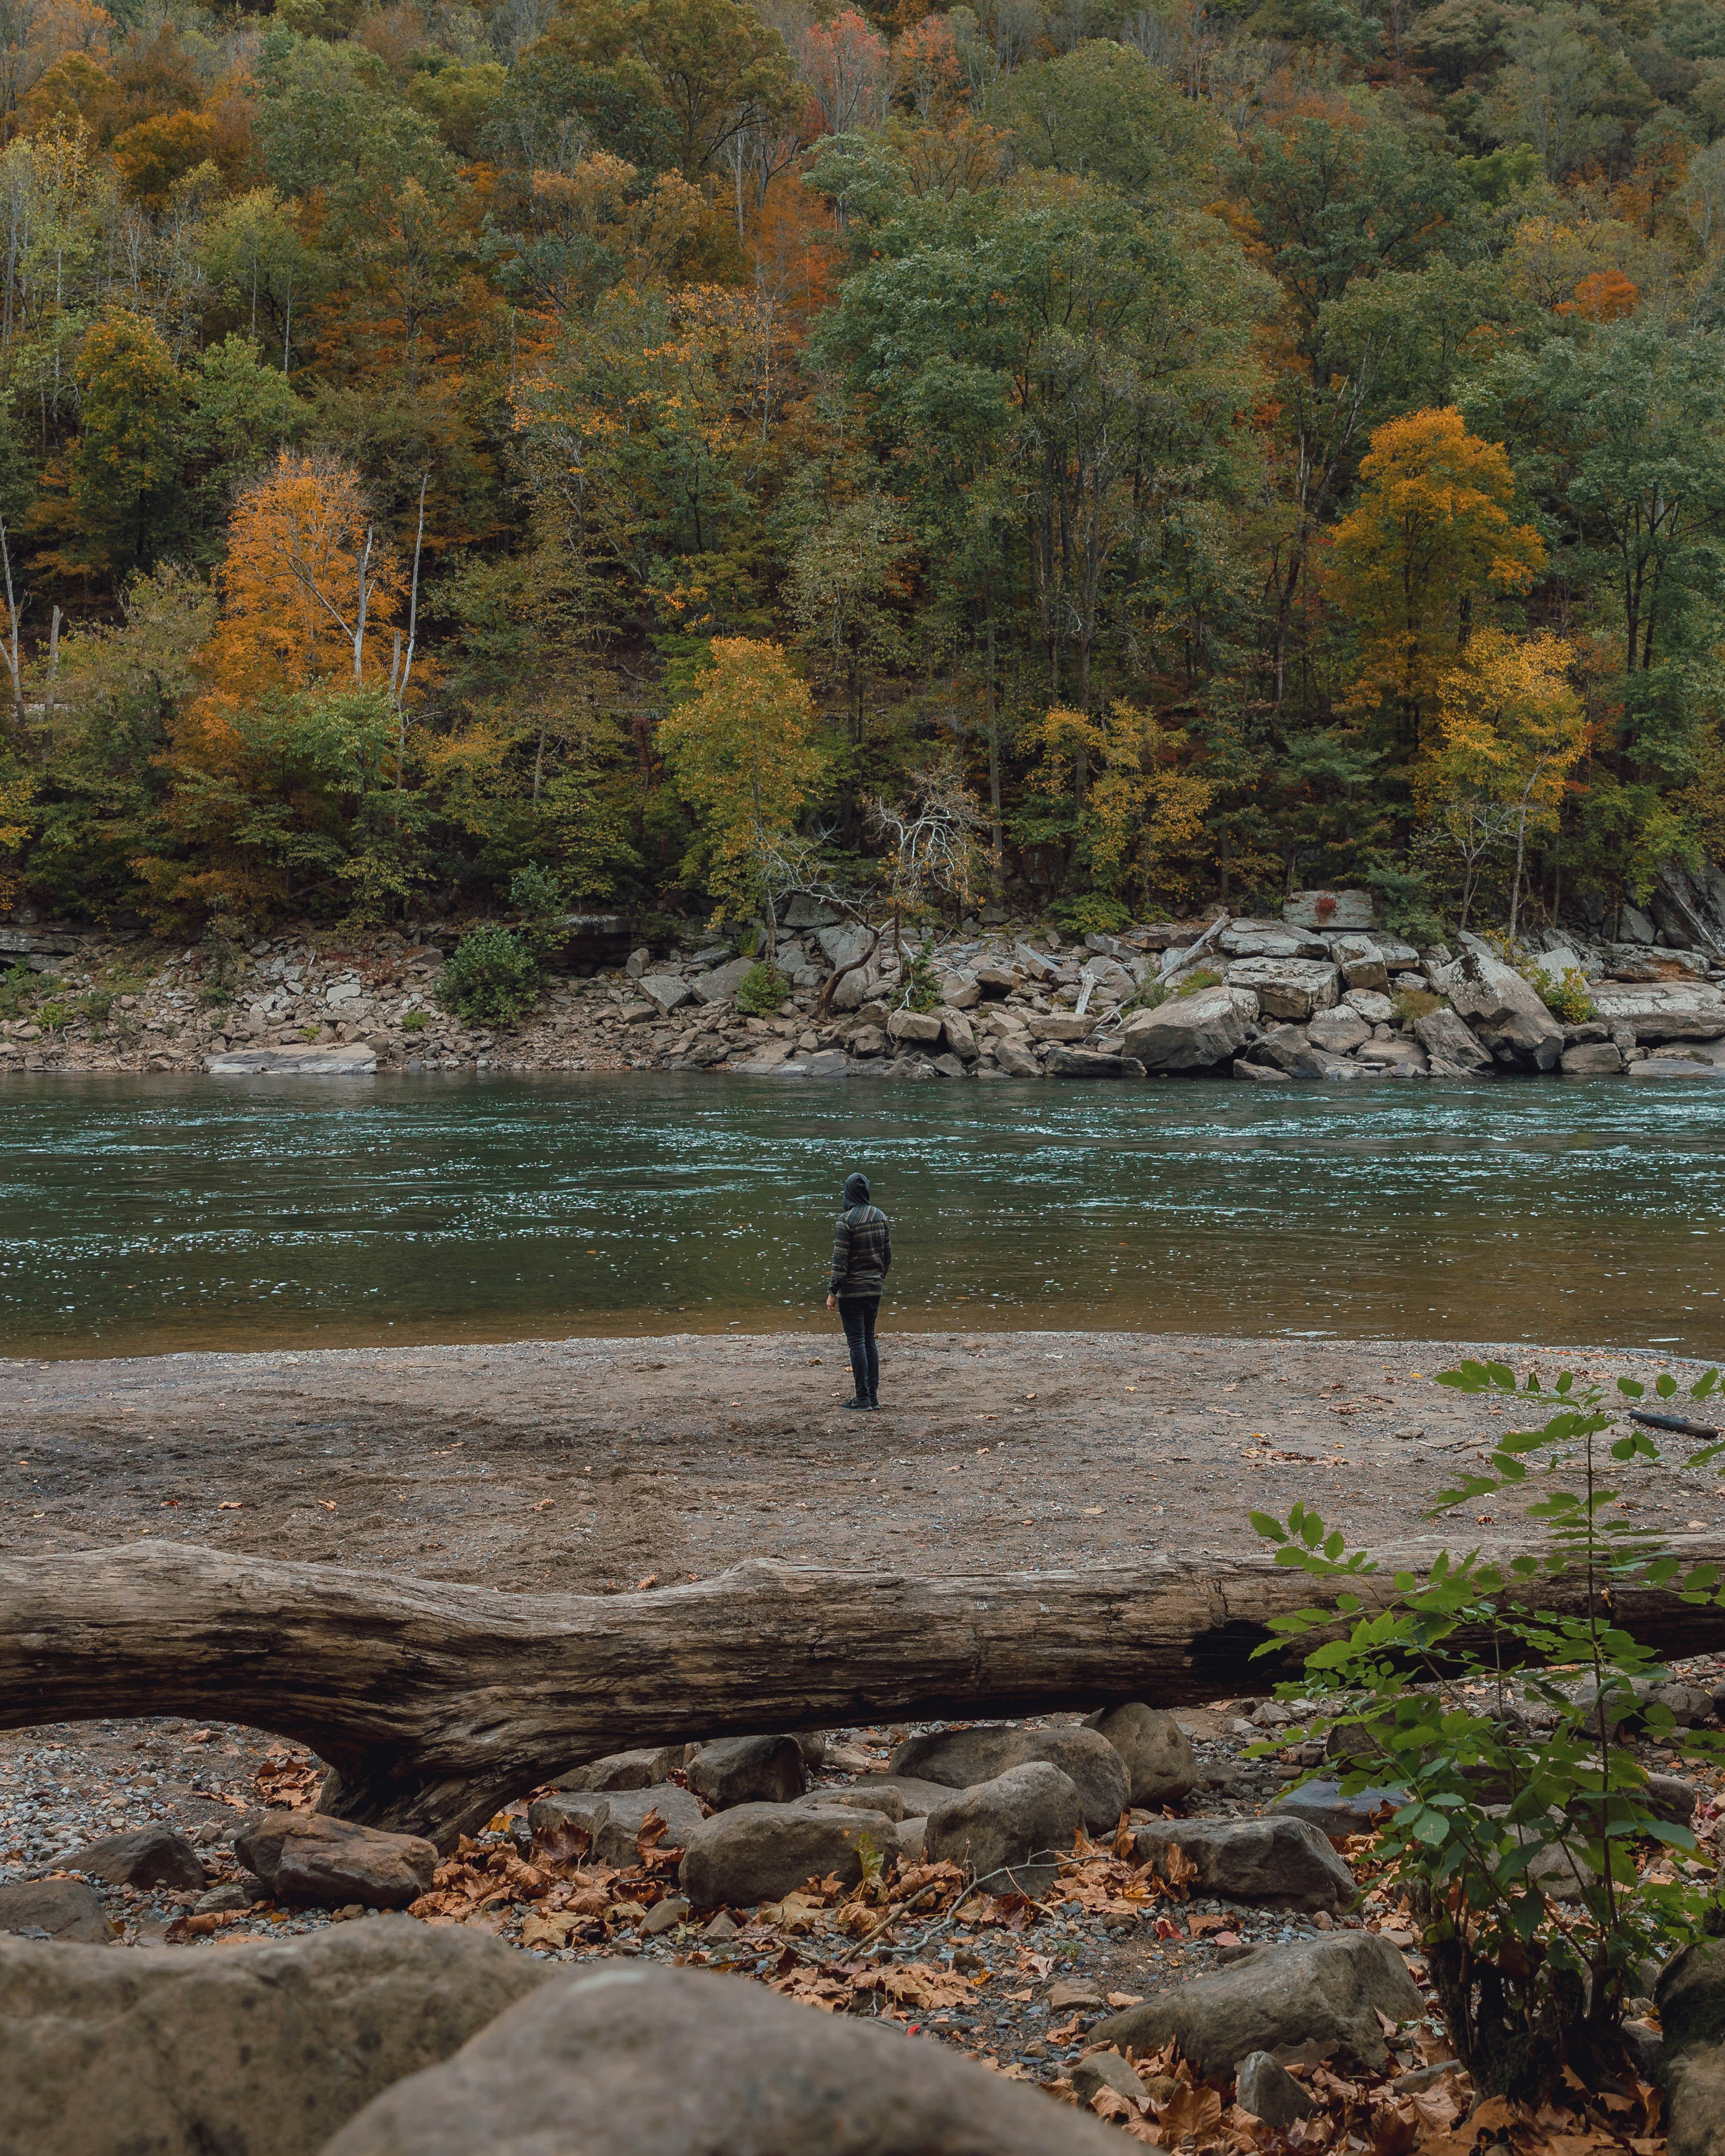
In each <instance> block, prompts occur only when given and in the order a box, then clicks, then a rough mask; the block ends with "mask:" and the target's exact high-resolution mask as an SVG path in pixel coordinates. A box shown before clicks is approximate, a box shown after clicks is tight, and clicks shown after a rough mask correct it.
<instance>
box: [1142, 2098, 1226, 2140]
mask: <svg viewBox="0 0 1725 2156" xmlns="http://www.w3.org/2000/svg"><path fill="white" fill-rule="evenodd" d="M1156 2123H1157V2124H1158V2126H1159V2127H1160V2128H1162V2130H1163V2133H1165V2134H1166V2135H1167V2136H1168V2139H1169V2140H1170V2141H1183V2140H1184V2139H1185V2138H1186V2136H1187V2135H1188V2134H1189V2133H1191V2134H1196V2135H1198V2136H1199V2137H1200V2138H1201V2137H1202V2136H1203V2135H1204V2134H1206V2133H1214V2130H1215V2129H1216V2128H1217V2127H1219V2125H1220V2124H1221V2123H1222V2099H1221V2097H1219V2095H1218V2094H1217V2092H1216V2091H1215V2090H1214V2089H1213V2088H1187V2087H1182V2088H1180V2089H1179V2090H1178V2091H1177V2092H1176V2093H1175V2094H1174V2095H1173V2097H1171V2098H1170V2099H1169V2100H1168V2102H1167V2103H1165V2104H1162V2105H1159V2106H1158V2107H1157V2111H1156Z"/></svg>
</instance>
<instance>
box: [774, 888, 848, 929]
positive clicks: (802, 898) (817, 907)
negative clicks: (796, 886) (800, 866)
mask: <svg viewBox="0 0 1725 2156" xmlns="http://www.w3.org/2000/svg"><path fill="white" fill-rule="evenodd" d="M782 917H783V921H784V925H785V927H787V928H833V927H837V925H838V923H839V921H841V920H842V919H843V918H844V916H843V915H842V914H839V913H838V912H835V911H834V909H833V908H832V907H831V906H829V905H828V904H827V903H826V901H825V900H824V899H819V898H811V897H810V896H809V893H808V892H807V891H793V892H792V893H791V895H790V896H789V897H788V899H787V900H786V901H785V904H784V913H783V916H782Z"/></svg>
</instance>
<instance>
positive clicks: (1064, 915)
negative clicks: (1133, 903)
mask: <svg viewBox="0 0 1725 2156" xmlns="http://www.w3.org/2000/svg"><path fill="white" fill-rule="evenodd" d="M1047 917H1048V919H1049V920H1050V921H1052V922H1053V923H1054V925H1055V927H1056V928H1058V929H1059V930H1060V932H1061V934H1062V935H1064V936H1118V935H1119V934H1120V932H1121V931H1122V929H1126V928H1130V927H1132V908H1131V907H1130V906H1123V905H1122V903H1121V901H1119V900H1118V899H1117V898H1105V897H1104V896H1102V894H1101V892H1100V891H1086V892H1085V894H1084V895H1083V896H1082V897H1081V898H1057V899H1056V900H1055V901H1054V903H1053V905H1052V906H1050V907H1049V909H1048V916H1047Z"/></svg>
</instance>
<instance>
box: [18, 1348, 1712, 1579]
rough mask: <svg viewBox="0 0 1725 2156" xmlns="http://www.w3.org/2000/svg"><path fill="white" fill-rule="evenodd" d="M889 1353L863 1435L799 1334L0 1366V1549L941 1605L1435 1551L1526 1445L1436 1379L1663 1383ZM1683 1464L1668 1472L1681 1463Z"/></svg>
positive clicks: (1564, 1364) (1664, 1521) (845, 1390)
mask: <svg viewBox="0 0 1725 2156" xmlns="http://www.w3.org/2000/svg"><path fill="white" fill-rule="evenodd" d="M882 1348H883V1358H882V1376H881V1397H882V1400H883V1402H884V1406H883V1409H882V1411H881V1412H880V1414H872V1415H869V1414H855V1413H854V1412H846V1411H845V1410H844V1409H842V1408H841V1407H840V1406H839V1402H840V1401H841V1400H842V1399H845V1398H847V1397H848V1396H849V1394H850V1380H849V1371H848V1365H847V1364H846V1363H845V1357H844V1346H843V1342H842V1340H841V1339H828V1340H823V1339H821V1338H819V1337H809V1336H807V1335H793V1334H788V1333H779V1334H766V1335H761V1336H754V1337H749V1336H744V1335H741V1334H737V1333H731V1334H728V1335H726V1336H722V1337H705V1336H696V1335H684V1336H678V1337H667V1338H660V1339H649V1340H640V1339H634V1340H567V1341H534V1342H519V1343H514V1344H509V1345H503V1346H478V1347H415V1348H394V1347H385V1348H376V1349H366V1350H357V1351H326V1352H311V1353H268V1354H259V1355H215V1354H207V1355H170V1356H162V1357H158V1358H132V1359H128V1360H125V1361H112V1362H83V1361H77V1362H52V1363H34V1362H31V1363H21V1362H9V1363H0V1422H3V1426H4V1429H5V1430H6V1433H7V1435H6V1440H5V1445H6V1451H5V1457H4V1462H3V1466H0V1547H3V1548H5V1549H6V1550H7V1551H8V1552H9V1553H13V1554H16V1555H32V1554H42V1553H47V1552H49V1551H52V1550H57V1549H79V1548H96V1547H101V1546H104V1545H110V1544H113V1543H119V1542H123V1541H127V1540H130V1539H131V1538H132V1537H136V1536H140V1535H150V1536H156V1537H174V1538H179V1539H184V1540H187V1541H191V1542H196V1543H205V1544H209V1545H213V1546H216V1547H219V1548H226V1549H237V1550H244V1551H248V1552H250V1553H254V1554H257V1555H259V1556H266V1557H280V1558H292V1557H301V1558H326V1559H339V1560H341V1562H343V1563H350V1564H356V1565H377V1566H380V1567H387V1568H389V1569H391V1570H394V1571H399V1572H408V1573H420V1574H424V1575H427V1576H431V1577H436V1578H448V1579H460V1580H470V1581H477V1582H484V1583H488V1584H490V1585H493V1586H495V1587H497V1588H500V1589H512V1588H513V1589H534V1590H541V1591H542V1590H545V1589H567V1590H569V1591H571V1592H584V1591H594V1590H598V1589H606V1588H613V1589H616V1588H622V1589H627V1588H632V1587H634V1586H635V1585H637V1584H639V1583H641V1582H643V1581H644V1580H646V1579H647V1578H649V1577H656V1578H658V1579H660V1580H663V1581H670V1580H672V1579H676V1578H705V1577H706V1576H707V1575H709V1574H711V1573H715V1572H718V1571H721V1570H723V1569H724V1568H726V1566H728V1565H731V1564H733V1563H737V1561H738V1560H739V1559H741V1558H748V1557H756V1556H768V1557H777V1558H784V1559H788V1560H790V1561H793V1562H797V1563H812V1564H831V1565H837V1566H842V1567H847V1568H849V1567H870V1566H883V1565H884V1566H889V1567H892V1568H903V1569H906V1570H911V1571H916V1572H926V1573H938V1572H948V1571H957V1570H963V1571H992V1570H1004V1569H1012V1570H1017V1569H1024V1568H1052V1567H1065V1566H1071V1565H1081V1564H1110V1563H1131V1562H1132V1561H1134V1560H1135V1559H1137V1558H1139V1557H1140V1556H1142V1555H1143V1554H1144V1553H1148V1552H1153V1551H1156V1550H1158V1549H1163V1548H1174V1549H1197V1550H1213V1551H1215V1552H1218V1553H1220V1552H1226V1551H1232V1550H1238V1551H1244V1550H1246V1549H1249V1548H1252V1547H1253V1546H1254V1544H1255V1537H1254V1535H1253V1533H1252V1530H1251V1527H1250V1523H1249V1521H1248V1518H1247V1514H1248V1512H1249V1511H1250V1510H1251V1509H1252V1508H1254V1507H1256V1508H1260V1509H1262V1510H1266V1511H1268V1512H1274V1513H1276V1514H1278V1515H1281V1514H1285V1513H1286V1511H1287V1509H1288V1507H1289V1506H1290V1505H1291V1504H1292V1503H1293V1502H1294V1501H1296V1499H1299V1500H1303V1501H1307V1503H1312V1504H1316V1505H1317V1506H1318V1507H1319V1508H1320V1509H1321V1510H1322V1512H1323V1513H1324V1515H1325V1517H1326V1518H1327V1519H1329V1520H1331V1521H1332V1522H1333V1523H1334V1524H1336V1525H1338V1526H1340V1527H1342V1528H1343V1530H1344V1532H1346V1533H1347V1535H1348V1537H1349V1538H1350V1540H1351V1541H1353V1542H1357V1543H1368V1544H1369V1543H1383V1542H1385V1541H1388V1540H1390V1539H1396V1540H1403V1541H1405V1540H1408V1539H1410V1538H1414V1537H1420V1536H1425V1535H1435V1534H1438V1533H1440V1532H1444V1531H1443V1530H1442V1529H1441V1528H1440V1527H1439V1526H1438V1525H1437V1524H1436V1523H1434V1522H1424V1521H1422V1520H1421V1518H1420V1513H1421V1512H1422V1511H1423V1509H1424V1503H1423V1501H1424V1500H1425V1499H1426V1498H1428V1497H1429V1496H1430V1495H1431V1494H1432V1493H1433V1492H1435V1491H1437V1490H1439V1489H1440V1488H1441V1487H1443V1486H1445V1483H1446V1481H1448V1480H1449V1479H1450V1477H1451V1476H1454V1475H1455V1472H1456V1471H1457V1470H1458V1469H1459V1468H1461V1466H1464V1465H1466V1463H1467V1462H1468V1461H1469V1460H1470V1459H1471V1457H1472V1456H1473V1455H1475V1453H1476V1451H1477V1450H1478V1448H1479V1447H1480V1445H1481V1442H1482V1441H1483V1440H1484V1439H1485V1437H1486V1434H1487V1433H1488V1432H1489V1431H1491V1430H1493V1429H1496V1428H1502V1427H1503V1426H1504V1424H1505V1423H1506V1420H1507V1421H1508V1422H1509V1424H1511V1426H1515V1425H1516V1424H1517V1423H1522V1422H1525V1420H1526V1419H1527V1418H1526V1417H1525V1416H1523V1415H1522V1414H1519V1413H1517V1412H1516V1411H1514V1410H1508V1409H1504V1408H1502V1407H1497V1406H1494V1405H1492V1404H1491V1403H1490V1402H1489V1401H1488V1400H1486V1399H1480V1398H1474V1397H1466V1396H1462V1395H1459V1394H1455V1393H1454V1392H1452V1391H1450V1390H1449V1389H1446V1388H1445V1387H1443V1386H1440V1385H1439V1384H1437V1383H1435V1376H1436V1373H1438V1372H1440V1371H1441V1370H1445V1369H1447V1368H1452V1367H1453V1366H1454V1365H1455V1363H1456V1362H1458V1361H1459V1360H1460V1359H1461V1358H1462V1357H1463V1356H1464V1355H1465V1354H1472V1355H1475V1356H1483V1355H1486V1354H1488V1353H1497V1354H1499V1355H1501V1357H1502V1359H1504V1360H1506V1361H1508V1362H1509V1363H1512V1366H1513V1367H1514V1368H1516V1369H1517V1371H1518V1372H1522V1373H1525V1371H1527V1369H1529V1368H1538V1371H1539V1372H1540V1373H1541V1375H1542V1377H1543V1378H1547V1379H1549V1378H1551V1377H1553V1376H1554V1375H1555V1374H1556V1373H1557V1372H1558V1370H1559V1369H1560V1368H1574V1369H1575V1370H1577V1371H1578V1372H1584V1373H1589V1374H1590V1375H1594V1376H1597V1377H1599V1378H1606V1379H1611V1378H1615V1377H1617V1376H1619V1375H1632V1376H1635V1377H1639V1378H1642V1379H1643V1380H1648V1379H1651V1378H1652V1377H1653V1376H1655V1375H1656V1373H1657V1371H1658V1369H1659V1368H1661V1365H1660V1364H1659V1363H1657V1362H1656V1360H1655V1358H1651V1357H1650V1356H1646V1355H1632V1354H1615V1353H1604V1352H1603V1351H1580V1352H1578V1353H1568V1354H1563V1355H1560V1354H1558V1353H1550V1354H1537V1355H1531V1356H1530V1355H1529V1354H1528V1353H1527V1350H1526V1349H1525V1348H1502V1349H1497V1350H1492V1349H1491V1348H1489V1347H1484V1346H1481V1345H1480V1344H1479V1343H1472V1344H1471V1345H1462V1344H1458V1343H1455V1342H1450V1343H1445V1344H1438V1343H1434V1342H1348V1341H1302V1340H1286V1339H1281V1340H1229V1339H1217V1338H1204V1337H1153V1336H1144V1335H1137V1334H1132V1333H1124V1332H1122V1333H1059V1332H1043V1333H1037V1332H1021V1333H1012V1334H1000V1333H970V1332H950V1333H929V1332H917V1333H904V1334H896V1335H895V1334H892V1333H891V1332H887V1333H885V1334H883V1337H882ZM1672 1367H1673V1368H1675V1369H1676V1370H1677V1372H1678V1374H1679V1376H1680V1377H1681V1376H1682V1374H1683V1369H1684V1366H1681V1365H1673V1366H1672ZM1697 1367H1698V1366H1697ZM1691 1449H1692V1448H1691V1446H1690V1445H1688V1443H1687V1442H1686V1440H1683V1439H1681V1438H1675V1439H1672V1440H1668V1441H1667V1445H1666V1461H1667V1463H1668V1464H1674V1463H1676V1462H1677V1461H1680V1460H1681V1459H1682V1458H1683V1457H1684V1456H1686V1454H1687V1452H1688V1451H1689V1450H1691ZM1620 1486H1621V1488H1622V1489H1623V1491H1624V1492H1625V1500H1626V1506H1627V1508H1628V1509H1633V1510H1634V1511H1635V1512H1636V1514H1637V1517H1640V1518H1642V1519H1645V1521H1646V1522H1648V1523H1649V1524H1651V1523H1654V1522H1657V1523H1659V1524H1661V1525H1665V1526H1678V1527H1681V1526H1683V1525H1685V1524H1694V1525H1699V1526H1706V1527H1713V1526H1717V1525H1722V1524H1725V1501H1722V1498H1721V1496H1720V1494H1719V1486H1718V1482H1717V1476H1716V1475H1715V1474H1714V1473H1712V1471H1708V1472H1706V1473H1704V1474H1698V1475H1695V1476H1681V1475H1678V1474H1674V1473H1671V1472H1670V1471H1669V1469H1668V1466H1667V1467H1666V1468H1659V1467H1654V1468H1641V1469H1639V1470H1636V1471H1633V1472H1630V1473H1627V1474H1625V1476H1622V1477H1621V1478H1620ZM1509 1517H1510V1516H1509V1515H1508V1514H1507V1513H1505V1512H1502V1511H1500V1513H1499V1515H1498V1517H1497V1521H1496V1522H1495V1524H1497V1525H1498V1526H1500V1527H1502V1526H1504V1525H1507V1524H1508V1520H1509ZM1448 1532H1449V1533H1450V1536H1451V1537H1452V1538H1453V1537H1454V1535H1455V1527H1453V1526H1452V1527H1450V1529H1449V1531H1448Z"/></svg>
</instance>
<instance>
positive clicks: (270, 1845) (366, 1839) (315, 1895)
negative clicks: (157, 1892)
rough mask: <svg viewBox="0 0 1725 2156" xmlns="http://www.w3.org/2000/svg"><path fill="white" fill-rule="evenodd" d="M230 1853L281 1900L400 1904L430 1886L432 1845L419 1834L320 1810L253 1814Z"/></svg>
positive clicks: (434, 1864)
mask: <svg viewBox="0 0 1725 2156" xmlns="http://www.w3.org/2000/svg"><path fill="white" fill-rule="evenodd" d="M234 1855H235V1856H238V1857H239V1861H240V1862H241V1863H242V1864H244V1865H247V1866H249V1867H250V1869H251V1870H252V1871H255V1872H256V1873H257V1875H258V1876H259V1878H260V1879H261V1880H262V1881H264V1885H265V1886H267V1887H268V1888H269V1890H270V1892H271V1893H272V1894H273V1895H274V1896H275V1898H276V1900H277V1901H278V1902H321V1903H322V1904H323V1905H324V1906H325V1907H329V1908H342V1907H346V1906H347V1903H349V1902H360V1903H362V1905H363V1906H364V1907H366V1908H367V1909H400V1908H404V1907H406V1906H407V1904H408V1902H414V1901H417V1900H418V1897H420V1895H422V1894H424V1893H426V1892H429V1889H430V1886H431V1884H432V1875H433V1874H434V1871H436V1869H437V1851H436V1850H435V1849H434V1847H433V1846H432V1845H431V1844H430V1843H429V1841H424V1840H421V1839H420V1837H419V1836H418V1835H416V1834H384V1833H382V1832H380V1831H379V1830H378V1829H377V1828H376V1827H371V1826H356V1825H354V1824H353V1822H352V1820H339V1819H331V1818H330V1817H329V1816H328V1815H326V1813H323V1812H254V1813H253V1815H252V1816H251V1817H250V1818H249V1820H247V1821H246V1823H245V1825H244V1826H243V1827H242V1828H241V1829H240V1830H239V1833H238V1834H236V1835H234Z"/></svg>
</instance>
